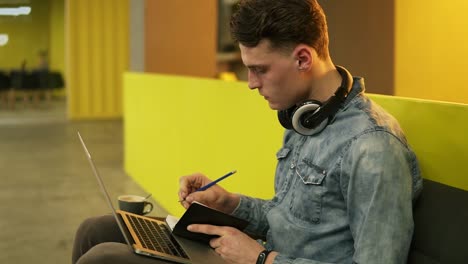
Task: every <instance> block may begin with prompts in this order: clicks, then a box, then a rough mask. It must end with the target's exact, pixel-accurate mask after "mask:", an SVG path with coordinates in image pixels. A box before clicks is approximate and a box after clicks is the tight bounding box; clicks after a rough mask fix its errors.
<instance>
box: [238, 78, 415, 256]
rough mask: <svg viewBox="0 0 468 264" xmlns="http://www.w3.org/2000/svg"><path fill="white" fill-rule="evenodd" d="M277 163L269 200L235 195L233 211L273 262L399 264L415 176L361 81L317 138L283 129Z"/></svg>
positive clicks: (409, 227)
mask: <svg viewBox="0 0 468 264" xmlns="http://www.w3.org/2000/svg"><path fill="white" fill-rule="evenodd" d="M324 122H328V121H327V120H326V121H324ZM276 157H277V159H278V165H277V169H276V175H275V195H274V197H273V198H272V199H271V200H262V199H256V198H252V197H247V196H241V201H240V204H239V206H238V207H237V208H236V210H235V211H234V212H233V214H234V215H236V216H238V217H240V218H244V219H246V220H248V221H250V224H249V226H248V227H247V229H246V231H247V232H249V233H251V234H254V235H257V236H262V237H265V238H266V244H265V246H266V248H267V249H270V250H275V251H277V252H279V255H278V256H277V257H276V258H275V263H296V264H302V263H303V264H306V263H309V264H310V263H364V264H372V263H376V264H386V263H395V264H397V263H398V264H401V263H406V258H407V255H408V250H409V246H410V243H411V238H412V234H413V228H414V224H413V214H412V205H413V201H414V200H415V198H416V197H417V196H418V195H419V193H420V191H421V189H422V179H421V176H420V169H419V166H418V162H417V160H416V157H415V155H414V153H413V151H412V150H411V149H410V147H409V145H408V143H407V141H406V139H405V136H404V135H403V132H402V130H401V128H400V127H399V125H398V123H397V121H396V120H395V119H394V118H393V117H392V116H391V115H389V114H387V113H386V112H385V111H384V110H383V109H382V108H381V107H380V106H378V105H377V104H375V103H374V102H372V101H371V100H370V99H369V98H367V97H366V96H365V95H364V80H363V79H362V78H358V77H355V78H354V82H353V87H352V89H351V91H350V93H349V95H348V97H347V99H346V101H345V103H344V105H343V106H342V108H341V109H340V110H339V111H338V112H337V114H336V115H335V116H334V118H333V119H332V120H330V121H329V124H328V125H327V126H326V127H325V128H323V130H322V131H316V132H315V134H313V135H311V136H302V135H300V134H298V133H296V132H294V131H291V130H287V131H286V132H285V136H284V143H283V146H282V148H281V149H280V150H279V151H278V153H277V154H276Z"/></svg>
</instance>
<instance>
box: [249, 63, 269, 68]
mask: <svg viewBox="0 0 468 264" xmlns="http://www.w3.org/2000/svg"><path fill="white" fill-rule="evenodd" d="M245 67H247V68H249V69H258V68H266V67H267V66H266V65H264V64H251V65H245Z"/></svg>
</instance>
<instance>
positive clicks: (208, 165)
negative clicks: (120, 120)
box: [124, 73, 283, 214]
mask: <svg viewBox="0 0 468 264" xmlns="http://www.w3.org/2000/svg"><path fill="white" fill-rule="evenodd" d="M124 87H125V100H124V103H125V107H124V108H125V112H124V120H125V128H124V129H125V130H124V136H125V138H124V144H125V145H124V149H125V169H126V171H127V172H128V173H129V174H130V175H131V176H133V178H134V179H135V180H136V181H137V182H138V183H140V185H141V186H143V187H144V188H146V189H147V190H148V191H151V192H152V193H153V196H154V198H155V199H156V200H157V201H158V202H159V203H160V204H161V205H162V206H163V207H164V208H166V209H167V210H169V211H171V212H172V213H174V214H178V213H180V212H182V211H183V210H182V208H181V207H180V205H179V204H178V202H177V200H178V198H177V190H178V178H179V177H180V176H182V175H186V174H188V173H193V172H197V171H200V172H203V173H205V174H207V176H208V177H210V178H212V179H216V178H218V177H220V176H221V175H224V174H225V173H227V172H228V171H231V170H234V169H236V170H238V172H237V174H235V175H233V176H232V177H230V178H229V179H227V180H225V181H223V182H222V184H221V185H222V186H223V187H226V188H227V189H229V190H230V191H233V192H242V193H246V194H250V195H254V196H259V197H264V198H268V197H270V196H271V194H272V193H273V177H274V170H275V163H276V156H275V153H276V151H277V150H278V149H279V148H280V146H281V143H282V139H283V138H282V137H283V129H282V128H281V126H280V124H279V122H278V121H277V118H276V112H275V111H272V110H270V108H269V107H268V104H267V102H266V101H265V100H264V99H263V98H262V97H261V96H259V95H258V94H257V92H256V91H250V90H249V89H248V88H247V85H246V84H245V83H240V82H224V81H218V80H211V79H202V78H189V77H174V76H164V75H149V74H136V73H127V74H125V77H124Z"/></svg>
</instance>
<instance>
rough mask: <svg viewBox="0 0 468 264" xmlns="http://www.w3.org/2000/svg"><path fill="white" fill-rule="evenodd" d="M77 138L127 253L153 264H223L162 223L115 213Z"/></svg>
mask: <svg viewBox="0 0 468 264" xmlns="http://www.w3.org/2000/svg"><path fill="white" fill-rule="evenodd" d="M78 138H79V139H80V142H81V145H82V146H83V149H84V151H85V153H86V156H87V158H88V161H89V163H90V165H91V168H92V170H93V173H94V176H95V177H96V179H97V181H98V183H99V186H100V188H101V191H102V193H103V194H104V197H105V199H106V202H107V204H108V206H109V207H110V209H111V211H112V214H113V216H114V218H115V220H116V222H117V224H118V226H119V229H120V231H121V232H122V235H123V237H124V238H125V241H126V243H127V245H128V246H129V248H130V250H131V251H133V252H135V253H136V254H139V255H144V256H148V257H153V258H155V262H154V263H174V262H175V263H193V264H197V263H200V264H201V263H203V264H211V263H213V264H214V263H226V262H225V261H224V260H223V259H222V258H221V256H219V255H218V254H217V253H216V252H215V251H214V250H213V249H211V248H210V247H209V246H208V245H205V244H202V243H199V242H195V241H191V240H188V239H184V238H181V237H178V236H176V235H173V234H172V233H171V232H170V231H169V230H170V228H169V226H168V225H167V223H166V222H165V221H161V220H158V219H154V218H150V217H145V216H141V215H136V214H132V213H128V212H125V211H121V210H115V208H114V206H113V204H112V201H111V199H110V197H109V194H108V193H107V190H106V187H105V186H104V182H103V180H102V178H101V176H100V175H99V172H98V170H97V168H96V166H95V164H94V161H93V159H92V158H91V154H90V153H89V151H88V149H87V147H86V144H85V143H84V140H83V138H82V137H81V135H80V133H79V132H78Z"/></svg>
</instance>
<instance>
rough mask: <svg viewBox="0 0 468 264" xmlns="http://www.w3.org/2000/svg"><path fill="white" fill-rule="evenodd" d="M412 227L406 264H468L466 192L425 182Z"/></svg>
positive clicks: (467, 197) (467, 200)
mask: <svg viewBox="0 0 468 264" xmlns="http://www.w3.org/2000/svg"><path fill="white" fill-rule="evenodd" d="M460 177H465V175H460ZM414 223H415V230H414V236H413V241H412V244H411V249H410V252H409V256H408V264H466V263H468V191H465V190H462V189H458V188H454V187H451V186H448V185H444V184H441V183H438V182H435V181H430V180H424V188H423V191H422V193H421V196H420V197H419V199H418V201H416V204H415V208H414Z"/></svg>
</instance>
